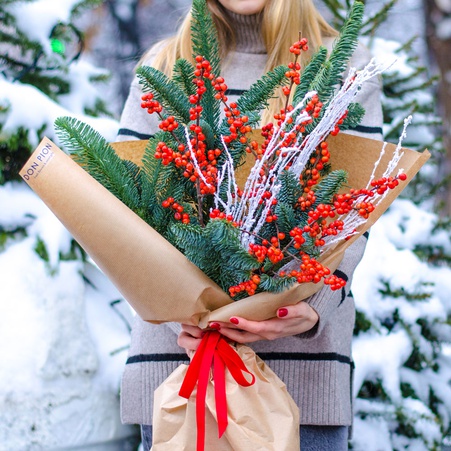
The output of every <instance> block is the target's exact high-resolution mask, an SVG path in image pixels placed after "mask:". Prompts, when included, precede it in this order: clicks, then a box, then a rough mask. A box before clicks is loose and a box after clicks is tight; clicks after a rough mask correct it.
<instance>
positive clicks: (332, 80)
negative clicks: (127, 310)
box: [318, 1, 364, 102]
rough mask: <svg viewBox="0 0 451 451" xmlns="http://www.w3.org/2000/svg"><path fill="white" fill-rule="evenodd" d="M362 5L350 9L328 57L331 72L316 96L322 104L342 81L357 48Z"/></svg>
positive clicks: (362, 10) (357, 2) (358, 4)
mask: <svg viewBox="0 0 451 451" xmlns="http://www.w3.org/2000/svg"><path fill="white" fill-rule="evenodd" d="M363 14H364V5H363V3H361V2H360V1H355V2H354V3H353V5H352V7H351V9H350V12H349V15H348V17H347V19H346V21H345V23H344V26H343V28H342V29H341V32H340V37H339V39H338V40H337V41H336V42H335V45H334V48H333V50H332V52H331V54H330V57H329V63H330V66H331V70H330V72H329V77H328V83H325V84H324V86H321V88H320V89H319V90H318V95H319V96H320V98H321V99H322V101H323V102H326V101H327V99H329V98H330V96H331V95H332V94H333V93H334V90H335V88H336V87H337V86H338V85H339V84H340V82H341V80H342V74H343V73H344V71H345V69H346V67H347V64H348V61H349V60H350V59H351V56H352V54H353V53H354V51H355V49H356V48H357V44H358V37H359V33H360V29H361V27H362V21H363Z"/></svg>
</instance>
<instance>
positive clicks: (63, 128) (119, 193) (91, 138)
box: [55, 117, 140, 212]
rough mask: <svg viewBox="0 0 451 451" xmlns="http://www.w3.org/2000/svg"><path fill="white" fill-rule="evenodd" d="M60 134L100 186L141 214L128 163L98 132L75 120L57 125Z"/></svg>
mask: <svg viewBox="0 0 451 451" xmlns="http://www.w3.org/2000/svg"><path fill="white" fill-rule="evenodd" d="M55 128H56V132H57V134H58V136H59V138H60V139H61V142H62V143H63V144H64V145H65V147H66V149H67V150H68V151H69V152H70V153H71V154H72V155H74V157H75V160H76V161H77V162H78V163H79V164H80V165H81V166H83V167H84V169H86V170H87V171H88V172H89V173H90V174H91V175H92V176H93V177H94V178H95V179H96V180H97V181H98V182H100V183H101V184H102V185H103V186H105V188H107V189H108V190H109V191H111V192H112V193H113V194H114V195H115V196H116V197H117V198H118V199H120V200H121V201H122V202H124V203H125V204H126V205H127V206H128V207H129V208H131V209H132V210H133V211H135V212H139V210H140V197H139V192H138V188H137V186H136V183H135V177H134V176H133V175H132V174H131V173H130V172H129V171H128V170H127V169H125V166H124V162H123V161H122V160H121V159H120V158H119V157H118V156H117V155H116V153H115V151H114V150H113V148H112V147H111V146H110V145H109V144H108V142H107V141H106V140H105V138H103V137H102V136H101V135H100V134H99V133H98V132H97V131H96V130H94V129H93V128H92V127H90V126H89V125H88V124H85V123H83V122H80V121H78V120H77V119H75V118H71V117H60V118H58V119H56V121H55Z"/></svg>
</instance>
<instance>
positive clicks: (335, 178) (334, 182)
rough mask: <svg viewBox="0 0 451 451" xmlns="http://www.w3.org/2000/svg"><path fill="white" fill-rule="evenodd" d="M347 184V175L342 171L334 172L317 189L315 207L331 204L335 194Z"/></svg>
mask: <svg viewBox="0 0 451 451" xmlns="http://www.w3.org/2000/svg"><path fill="white" fill-rule="evenodd" d="M346 182H347V173H346V171H344V170H342V169H339V170H336V171H332V172H331V173H330V174H328V175H327V176H326V177H324V178H323V179H322V180H321V181H320V182H319V183H318V185H316V187H315V196H316V202H315V205H314V207H315V208H316V207H317V206H318V205H319V204H329V203H330V202H331V201H332V198H333V196H334V195H335V193H337V192H338V191H339V190H340V188H341V187H342V186H344V184H345V183H346Z"/></svg>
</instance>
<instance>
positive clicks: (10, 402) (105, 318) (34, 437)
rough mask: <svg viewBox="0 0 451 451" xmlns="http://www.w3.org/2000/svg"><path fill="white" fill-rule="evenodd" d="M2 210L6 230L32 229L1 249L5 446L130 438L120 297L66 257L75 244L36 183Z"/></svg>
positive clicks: (8, 188) (0, 195)
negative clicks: (116, 305) (123, 406)
mask: <svg viewBox="0 0 451 451" xmlns="http://www.w3.org/2000/svg"><path fill="white" fill-rule="evenodd" d="M0 204H1V205H2V206H6V207H7V208H2V209H1V210H0V224H1V225H2V226H3V227H4V228H5V229H6V230H10V231H12V230H16V229H17V228H18V227H22V228H24V231H23V232H22V233H20V234H18V236H16V237H15V238H11V239H10V240H9V241H8V242H7V243H6V246H5V249H4V250H3V252H1V253H0V287H1V297H2V302H1V303H0V342H2V343H3V344H7V345H4V346H1V347H0V359H1V361H2V362H3V364H2V365H1V366H0V380H1V381H2V384H1V385H0V424H1V425H2V426H1V427H0V442H1V443H3V444H5V443H6V444H8V449H14V450H29V449H51V448H54V447H56V446H60V445H61V444H63V443H64V444H65V445H66V446H76V445H83V446H84V445H87V444H89V443H92V442H100V441H106V440H111V439H113V438H118V437H119V438H120V437H127V436H129V435H131V434H132V429H131V428H130V427H128V426H123V425H122V424H121V422H120V418H119V382H120V376H121V373H122V368H123V365H124V363H125V359H126V351H127V347H128V344H129V341H130V333H129V329H128V328H127V324H126V323H125V322H124V321H123V320H122V319H121V317H120V316H119V315H117V313H116V312H115V311H114V310H113V309H112V308H111V306H110V302H111V301H113V300H116V299H120V298H121V296H120V294H119V293H118V292H117V290H116V289H115V288H114V287H113V286H112V285H111V284H110V283H109V282H108V281H107V279H106V278H105V277H104V276H103V275H102V274H101V273H100V271H99V270H98V269H97V268H96V267H95V266H93V265H92V264H91V263H89V262H84V261H83V259H81V258H78V259H75V260H74V259H72V260H61V259H60V256H61V255H62V254H64V253H67V251H68V250H69V249H70V245H71V243H72V238H71V237H70V236H69V234H68V233H67V231H66V230H65V229H64V227H63V226H62V225H61V223H59V221H58V220H57V219H56V218H55V217H53V215H52V213H51V212H50V211H49V210H48V209H47V207H45V205H44V204H43V203H42V202H41V200H40V199H38V198H37V196H36V195H35V194H34V193H33V192H32V191H31V190H30V189H29V188H28V187H26V186H25V185H24V184H19V183H8V184H6V185H4V186H2V187H0ZM38 239H40V240H41V241H42V242H43V243H44V244H45V247H46V249H47V250H48V251H49V255H50V256H51V258H50V259H49V261H48V262H47V261H45V260H43V259H42V258H40V257H39V256H38V254H37V253H36V252H35V250H34V249H35V246H36V243H37V240H38ZM88 281H89V282H88ZM121 314H122V315H123V316H124V317H125V319H126V321H127V322H131V321H132V320H133V317H132V313H131V310H130V309H128V308H127V309H122V312H121ZM99 319H101V320H99Z"/></svg>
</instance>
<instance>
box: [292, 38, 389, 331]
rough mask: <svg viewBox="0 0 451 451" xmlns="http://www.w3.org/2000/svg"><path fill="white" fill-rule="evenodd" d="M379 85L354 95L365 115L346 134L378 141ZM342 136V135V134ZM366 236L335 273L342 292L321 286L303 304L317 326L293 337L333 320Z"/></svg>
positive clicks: (363, 54) (359, 54)
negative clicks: (342, 283)
mask: <svg viewBox="0 0 451 451" xmlns="http://www.w3.org/2000/svg"><path fill="white" fill-rule="evenodd" d="M370 59H371V58H370V53H369V51H368V50H367V49H366V48H365V47H364V46H363V45H359V46H358V48H357V50H356V51H355V53H354V56H353V58H352V60H351V63H350V65H351V66H352V67H356V68H357V69H362V68H363V67H364V66H365V65H366V64H368V62H369V61H370ZM381 90H382V83H381V79H380V78H379V77H373V78H372V79H371V80H369V81H367V82H366V83H365V84H364V85H363V86H362V88H361V90H360V91H359V93H358V94H357V96H356V99H355V102H359V103H360V104H361V105H362V106H363V108H364V109H365V116H364V117H363V120H362V122H361V124H360V125H359V126H357V127H356V128H354V129H353V130H349V131H346V133H349V134H352V135H357V136H362V137H365V138H370V139H376V140H382V121H383V119H382V106H381ZM343 133H345V132H343ZM366 242H367V235H365V236H362V237H360V238H359V239H358V240H356V242H355V243H354V244H352V245H351V246H350V247H349V248H348V249H347V250H346V252H345V255H344V257H343V260H342V262H341V264H340V265H339V267H338V268H337V270H336V271H335V274H336V275H337V276H339V277H341V278H343V279H344V280H346V286H345V287H344V288H343V289H342V290H337V291H332V290H331V289H330V288H329V287H324V288H322V289H321V290H320V291H318V292H317V293H315V294H314V295H313V296H311V297H310V298H308V299H306V302H308V303H309V305H310V306H311V307H312V308H313V309H314V310H315V311H316V312H317V313H318V316H319V321H318V323H317V325H316V326H315V327H314V328H313V329H311V330H309V331H307V332H305V333H303V334H299V335H297V336H298V337H300V338H316V337H317V336H318V335H319V334H321V332H322V330H323V329H324V326H325V325H326V324H327V322H328V321H330V320H333V318H334V311H335V309H337V308H338V307H339V305H340V304H341V303H342V302H343V301H344V300H345V298H346V297H347V296H348V295H349V294H350V289H351V283H352V276H353V273H354V270H355V268H356V266H357V265H358V264H359V262H360V260H361V258H362V257H363V253H364V250H365V246H366Z"/></svg>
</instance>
